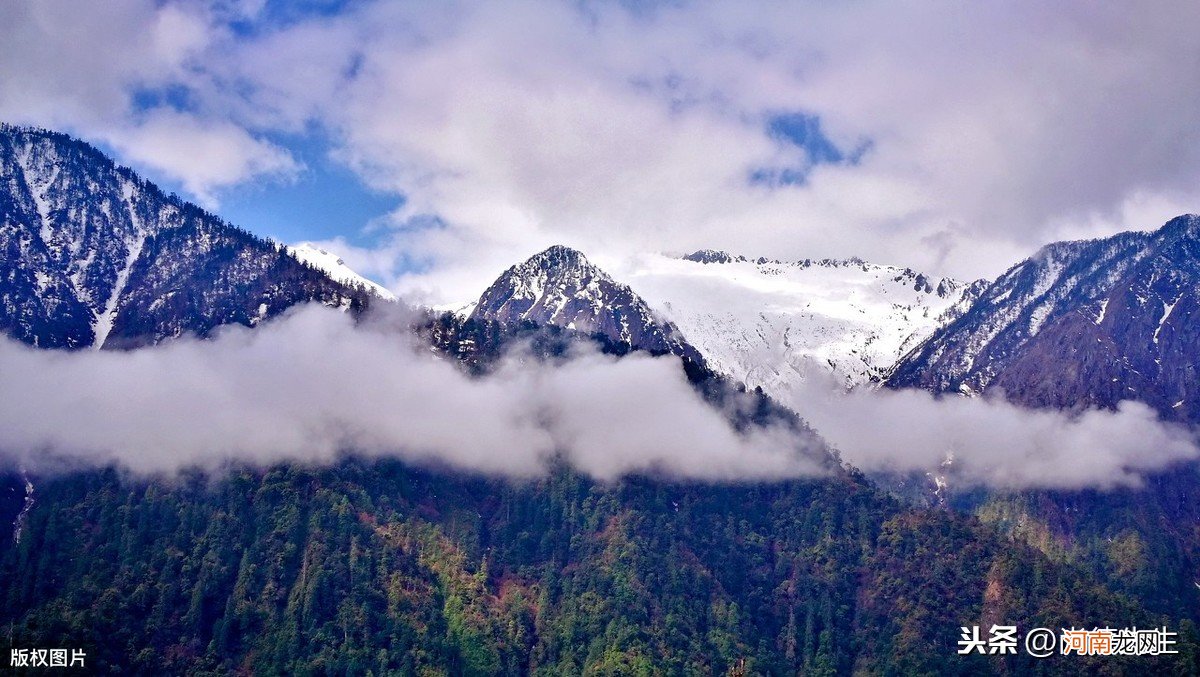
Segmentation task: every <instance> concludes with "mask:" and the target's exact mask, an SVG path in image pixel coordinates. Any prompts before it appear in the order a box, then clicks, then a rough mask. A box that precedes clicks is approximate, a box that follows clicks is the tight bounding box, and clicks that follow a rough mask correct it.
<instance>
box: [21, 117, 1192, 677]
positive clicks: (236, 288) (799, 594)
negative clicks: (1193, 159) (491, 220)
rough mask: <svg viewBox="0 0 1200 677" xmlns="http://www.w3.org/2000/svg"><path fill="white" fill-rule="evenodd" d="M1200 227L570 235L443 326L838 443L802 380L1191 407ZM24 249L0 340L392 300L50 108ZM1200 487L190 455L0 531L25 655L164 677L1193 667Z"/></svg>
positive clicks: (179, 325) (1185, 470) (32, 139)
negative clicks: (261, 232)
mask: <svg viewBox="0 0 1200 677" xmlns="http://www.w3.org/2000/svg"><path fill="white" fill-rule="evenodd" d="M1198 238H1200V220H1198V219H1197V218H1196V217H1192V216H1185V217H1180V218H1178V219H1175V220H1173V221H1171V222H1170V223H1168V224H1167V225H1165V226H1163V227H1162V228H1161V229H1159V230H1157V231H1154V232H1151V233H1140V232H1130V233H1124V234H1121V235H1117V236H1114V237H1111V238H1107V239H1103V240H1096V241H1085V242H1067V243H1057V244H1053V245H1049V246H1047V247H1045V248H1044V249H1043V250H1042V251H1040V252H1038V253H1037V254H1035V255H1034V256H1033V257H1031V258H1030V259H1028V260H1026V261H1023V262H1021V263H1018V264H1017V265H1016V266H1014V267H1013V268H1012V269H1010V270H1009V271H1008V272H1007V273H1005V274H1004V275H1002V276H1001V277H1000V278H998V279H997V280H996V281H994V282H987V281H976V282H969V283H967V282H961V281H956V280H952V279H948V278H938V277H934V276H930V275H927V274H923V273H919V272H916V271H913V270H910V269H907V268H900V267H893V266H884V265H876V264H870V263H866V262H863V261H861V260H858V259H845V260H821V261H814V260H800V261H791V262H785V261H777V260H770V259H766V258H757V259H748V258H745V257H743V256H740V255H737V254H730V253H726V252H717V251H708V250H704V251H700V252H696V253H694V254H689V255H687V256H682V257H673V256H665V255H653V256H650V255H648V256H646V257H645V258H643V259H642V260H641V261H640V262H638V264H637V265H636V266H635V267H633V268H632V269H631V270H630V271H627V272H628V274H627V275H626V276H625V278H626V282H627V283H628V284H626V283H625V282H620V281H617V280H616V279H614V278H613V277H612V276H611V275H609V274H608V273H606V272H605V271H603V270H601V269H600V268H599V267H597V266H596V265H594V264H593V263H592V262H591V261H589V260H588V259H587V258H586V257H585V256H584V255H583V254H582V253H581V252H578V251H576V250H573V249H570V248H568V247H564V246H555V247H551V248H549V249H547V250H545V251H543V252H540V253H537V254H534V255H533V256H532V257H531V258H529V259H528V260H526V261H524V262H520V263H518V264H516V265H514V266H513V267H511V268H509V269H508V270H506V271H504V272H503V273H501V274H500V276H499V277H498V278H497V279H496V281H495V282H494V283H493V284H492V285H491V286H490V287H489V288H488V289H486V290H484V291H483V293H482V294H481V296H480V297H479V299H478V301H477V302H475V303H474V304H473V305H472V306H471V308H472V309H471V310H470V312H469V313H464V314H462V315H455V314H453V313H436V312H433V311H427V312H424V313H421V314H419V316H418V318H417V320H416V322H415V325H416V326H415V327H413V330H414V332H415V334H416V335H417V336H418V337H419V338H420V340H423V341H426V342H427V343H428V345H429V346H430V347H432V348H433V349H434V350H436V351H437V352H438V354H440V355H443V356H446V357H447V358H448V359H453V360H455V361H457V362H459V363H461V365H462V366H463V368H464V369H465V370H467V371H468V372H469V373H472V374H486V373H487V372H488V371H489V369H490V368H491V365H492V364H493V363H495V362H496V361H497V360H498V359H499V358H500V357H501V356H503V355H504V354H505V351H506V350H508V349H509V348H510V347H511V346H513V345H517V344H519V345H522V346H525V347H526V348H527V349H528V350H529V352H530V353H531V354H532V355H533V356H534V357H536V358H537V359H545V360H550V361H553V360H557V359H569V357H570V355H571V354H572V351H573V350H574V349H575V348H576V347H578V346H580V345H586V346H589V347H591V348H594V349H598V350H601V351H602V352H606V353H609V354H611V355H616V356H621V355H626V354H628V353H630V352H647V353H650V354H653V355H657V356H661V357H662V358H664V359H669V360H678V362H679V364H680V368H681V369H683V370H684V373H685V374H686V376H687V378H688V380H689V382H690V383H692V385H693V386H695V387H696V388H697V390H698V391H699V392H700V393H701V394H702V395H704V397H705V399H706V400H707V401H709V402H710V403H711V404H713V405H714V406H715V407H716V408H717V409H718V410H720V411H721V412H722V413H724V414H725V415H727V416H729V417H730V418H731V419H732V421H733V422H734V424H735V425H736V426H737V427H739V428H740V429H745V428H747V427H749V426H757V425H766V424H776V423H779V422H781V421H782V422H785V423H786V424H787V425H789V426H790V427H791V428H792V430H793V431H794V432H796V433H797V434H800V433H806V432H808V431H807V428H806V426H805V425H804V423H803V421H802V417H803V414H804V412H802V411H801V412H791V411H788V410H787V409H786V408H784V407H782V406H781V405H779V404H778V400H777V397H776V396H778V395H781V394H783V393H786V392H787V390H788V389H789V388H791V387H792V386H793V385H794V384H795V383H796V381H797V379H804V378H808V377H809V376H810V375H811V374H813V373H821V374H832V375H833V377H834V379H835V380H837V381H839V382H840V383H841V384H842V385H845V386H853V387H868V388H869V387H877V386H878V385H880V384H882V386H883V387H888V388H910V387H915V388H922V389H926V390H929V391H932V392H935V393H937V394H939V395H940V396H945V397H959V396H982V397H1006V398H1009V399H1011V400H1012V401H1014V402H1016V403H1018V404H1020V405H1022V406H1029V407H1047V408H1054V409H1062V410H1066V411H1068V412H1071V411H1080V410H1083V409H1085V408H1089V407H1105V408H1111V407H1115V406H1117V404H1118V403H1119V402H1120V401H1122V400H1124V399H1136V400H1139V401H1142V402H1145V403H1147V404H1149V405H1150V406H1152V407H1154V408H1155V410H1156V411H1158V412H1159V413H1160V414H1161V415H1162V416H1163V417H1164V418H1167V419H1171V420H1176V421H1181V422H1184V423H1195V422H1196V416H1197V408H1196V407H1197V401H1196V397H1195V395H1196V392H1195V387H1196V386H1195V383H1196V378H1195V376H1196V374H1195V368H1196V356H1197V355H1198V354H1200V352H1198V351H1197V349H1198V348H1200V346H1197V341H1196V336H1197V333H1196V332H1197V329H1196V324H1197V318H1198V315H1197V313H1196V303H1197V300H1196V288H1197V287H1196V281H1197V278H1196V272H1197V263H1198V262H1200V247H1198V245H1197V241H1198ZM0 251H2V252H3V255H2V258H0V330H2V331H3V332H4V333H5V334H6V335H8V336H10V337H12V338H14V339H16V340H18V341H21V342H24V343H26V344H29V345H32V346H36V347H39V348H45V349H68V350H79V349H86V348H96V349H107V350H119V349H126V350H129V349H137V348H139V347H141V346H145V345H148V344H153V343H157V342H160V341H168V340H171V339H173V338H176V337H180V336H186V335H194V336H199V337H205V336H209V335H210V334H212V332H213V331H214V330H215V329H216V328H218V327H220V326H222V325H225V324H238V325H244V326H256V325H258V324H261V323H263V322H267V321H270V320H271V319H272V318H274V317H277V316H279V315H280V314H282V313H283V312H284V311H286V310H287V309H288V308H290V307H293V306H295V305H298V304H302V303H310V302H311V303H320V304H324V305H326V306H330V307H333V308H339V309H343V310H345V311H346V312H350V313H353V314H354V315H355V316H356V317H360V318H367V317H370V316H371V314H373V313H375V312H379V311H380V310H381V309H387V308H390V307H393V306H392V304H391V302H390V299H391V297H390V294H389V293H388V292H387V291H386V290H383V289H382V288H380V287H378V286H376V285H374V284H373V283H370V282H369V281H366V280H365V279H363V278H361V277H360V276H357V275H356V274H355V273H354V272H353V271H351V270H350V269H349V268H347V267H346V266H345V264H344V262H342V261H341V260H340V259H338V257H337V256H336V254H332V253H330V252H328V251H326V250H323V249H321V248H319V247H317V246H315V245H297V246H296V247H292V248H289V247H285V246H283V245H280V244H277V243H274V242H271V241H268V240H265V239H262V238H259V237H256V236H254V235H252V234H250V233H248V232H246V231H244V230H241V229H239V228H236V227H234V226H232V225H230V224H227V223H225V222H224V221H222V220H221V219H220V218H218V217H216V216H214V215H212V214H209V213H208V212H206V211H204V210H202V209H200V208H199V207H196V206H194V205H191V204H189V203H187V202H185V201H183V200H182V199H180V198H178V197H177V196H173V195H167V194H165V193H164V192H163V191H161V190H160V189H158V188H157V187H155V186H154V185H153V184H151V183H149V182H147V181H145V180H143V179H141V178H139V177H138V176H137V175H136V174H134V173H133V172H132V171H131V170H128V169H126V168H122V167H119V166H117V165H116V164H115V163H113V162H112V161H111V160H109V159H108V158H107V157H105V156H104V155H103V154H102V153H100V152H99V151H98V150H96V149H95V148H93V147H91V146H89V145H87V144H86V143H83V142H81V141H78V140H75V139H72V138H70V137H67V136H65V135H62V134H57V133H54V132H48V131H45V130H37V129H29V128H18V127H12V126H2V127H0ZM635 290H636V291H635ZM814 370H816V371H815V372H814ZM414 387H422V385H421V384H414ZM116 395H119V394H116ZM468 414H469V412H468ZM396 415H397V416H403V415H404V412H396ZM870 424H871V422H864V425H870ZM818 432H819V431H818ZM980 434H987V431H981V433H980ZM1198 491H1200V475H1198V474H1197V470H1196V468H1195V467H1194V466H1193V465H1188V466H1186V467H1182V468H1176V469H1171V470H1170V471H1169V472H1165V473H1162V474H1160V475H1155V476H1152V477H1150V478H1149V479H1148V481H1147V485H1146V486H1145V487H1141V488H1128V489H1122V490H1119V491H1114V492H1098V491H1089V490H1081V491H1057V492H1056V491H1037V492H1034V491H1015V492H1001V491H974V492H964V493H963V494H961V495H959V496H957V497H956V498H955V500H953V501H950V502H949V503H948V504H947V505H946V506H945V507H930V506H925V505H920V504H915V505H914V504H911V503H908V502H905V501H903V500H900V499H899V498H898V497H897V496H895V495H893V494H891V493H889V492H888V491H887V490H886V489H883V488H880V487H879V486H878V485H877V484H875V483H874V482H872V481H871V480H870V479H869V478H867V477H865V476H863V475H862V473H860V472H858V471H857V470H855V469H854V468H851V467H847V466H845V465H843V464H839V463H836V462H833V463H831V465H830V467H829V473H828V474H827V475H826V476H822V477H816V478H808V479H799V480H788V481H776V482H741V483H725V484H722V483H718V484H714V485H706V484H699V483H692V482H683V481H677V480H672V479H671V478H669V477H658V476H633V477H627V478H623V479H622V480H620V481H619V482H613V483H601V482H596V481H594V480H591V479H589V478H587V477H586V476H583V475H581V474H579V473H577V472H576V471H574V470H572V469H571V468H570V467H569V466H567V465H565V464H557V465H553V466H552V467H551V469H550V471H549V472H548V473H547V475H546V476H545V477H541V478H536V479H533V480H529V481H522V482H514V481H509V480H504V479H497V478H489V477H479V476H473V475H469V474H464V473H456V472H453V471H451V470H448V469H444V468H424V467H410V466H406V465H404V464H402V463H399V462H397V461H379V460H371V459H361V458H356V457H354V456H352V455H351V456H349V457H348V458H347V459H346V460H345V461H344V462H342V463H340V464H338V465H336V466H334V467H330V468H309V467H303V466H297V465H294V464H292V465H289V464H280V465H275V466H270V467H265V468H258V467H238V468H234V469H231V470H230V471H229V472H228V473H227V474H226V475H224V476H221V477H205V476H203V475H202V474H200V473H184V475H183V476H182V477H180V478H176V479H171V480H168V479H162V478H137V477H128V476H125V475H123V474H122V472H121V471H120V469H118V468H102V469H91V470H87V469H82V470H76V471H72V472H64V473H62V474H60V475H53V476H45V477H29V476H26V475H24V474H23V473H21V472H20V470H19V469H17V468H6V469H5V468H0V518H3V519H4V520H6V521H7V522H9V523H14V525H15V526H18V527H19V528H20V531H19V534H18V533H17V532H14V533H12V534H0V625H2V626H3V627H6V628H7V630H8V632H7V635H8V637H9V642H10V643H12V644H13V646H18V645H20V646H57V645H59V644H62V643H63V642H64V641H68V642H69V643H71V645H72V646H76V645H79V646H83V647H86V648H87V650H88V651H89V655H90V656H91V657H92V660H93V661H94V663H92V664H90V666H92V667H95V668H96V669H99V670H108V671H125V672H135V673H160V674H162V673H184V672H186V673H193V674H227V673H231V672H237V673H264V674H281V673H310V674H316V673H339V674H341V673H345V674H366V673H367V672H368V671H370V672H372V673H375V674H379V673H385V672H386V673H401V674H528V673H537V674H579V673H584V672H588V673H592V674H697V673H707V674H711V673H715V672H728V673H731V674H757V673H762V674H784V673H805V674H847V673H864V674H876V673H880V674H915V673H925V674H929V673H935V672H947V671H949V672H955V673H959V674H991V673H996V674H1022V673H1026V672H1035V671H1036V672H1040V673H1077V672H1079V671H1085V672H1086V671H1109V672H1126V671H1128V672H1134V671H1138V672H1142V673H1145V672H1151V673H1160V672H1161V673H1164V674H1165V673H1180V674H1186V673H1187V672H1188V670H1191V671H1193V672H1194V671H1197V670H1200V634H1198V633H1197V631H1196V622H1197V621H1200V611H1198V609H1200V593H1198V592H1197V591H1198V590H1200V583H1196V581H1200V508H1198V507H1197V501H1195V496H1196V495H1197V492H1198ZM992 623H1000V624H1005V623H1013V624H1018V625H1019V626H1020V627H1022V628H1028V627H1034V626H1039V625H1041V626H1047V627H1075V626H1079V627H1084V626H1087V627H1092V626H1097V625H1101V626H1107V627H1126V626H1130V625H1140V626H1142V627H1151V626H1161V625H1166V626H1169V627H1171V628H1173V629H1177V630H1178V631H1179V633H1180V647H1181V649H1182V653H1181V654H1180V655H1178V656H1161V657H1155V658H1145V659H1138V660H1136V661H1134V660H1128V661H1126V660H1124V659H1104V660H1102V659H1100V658H1098V657H1052V658H1050V659H1045V660H1042V661H1038V660H1035V659H1032V658H1031V657H1029V656H1013V657H999V656H986V655H967V656H961V655H959V654H958V653H957V650H956V649H957V640H958V639H959V634H960V630H959V629H960V627H961V626H963V625H982V626H983V627H984V628H987V627H989V626H990V624H992Z"/></svg>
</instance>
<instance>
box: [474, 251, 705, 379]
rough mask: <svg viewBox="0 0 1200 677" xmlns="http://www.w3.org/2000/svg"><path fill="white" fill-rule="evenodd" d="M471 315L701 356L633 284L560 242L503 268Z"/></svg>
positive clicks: (656, 351)
mask: <svg viewBox="0 0 1200 677" xmlns="http://www.w3.org/2000/svg"><path fill="white" fill-rule="evenodd" d="M469 319H473V320H492V321H496V322H500V323H505V324H518V323H521V322H526V321H527V322H532V323H534V324H537V325H552V326H556V327H562V328H564V329H570V330H573V331H576V332H579V333H581V334H595V335H600V336H603V337H604V338H606V339H607V340H609V341H612V342H614V343H621V344H625V345H628V346H629V347H630V348H633V349H635V350H645V351H648V352H651V353H660V354H661V353H673V354H677V355H689V356H691V357H694V358H697V359H698V358H699V355H698V354H697V353H696V351H695V350H694V349H693V348H691V347H690V346H688V345H687V344H686V343H685V342H684V341H683V339H682V337H681V336H680V335H679V332H678V331H677V330H676V329H675V327H674V326H672V325H671V324H670V323H668V322H665V321H663V320H661V319H660V318H658V317H657V316H656V315H655V313H654V312H653V311H652V310H650V307H649V306H648V305H647V304H646V302H645V301H643V300H642V299H641V297H639V296H638V295H637V294H636V293H634V292H633V290H632V289H630V288H629V287H628V286H626V285H624V284H621V283H619V282H617V281H615V280H613V278H612V277H610V276H609V275H608V273H605V272H604V271H603V270H600V269H599V268H597V267H596V266H595V265H593V264H592V263H591V262H589V261H588V260H587V258H585V257H584V256H583V254H581V253H579V252H578V251H575V250H574V249H571V248H569V247H563V246H561V245H556V246H553V247H550V248H549V249H547V250H545V251H543V252H540V253H538V254H535V255H534V256H532V257H530V258H529V259H528V260H526V261H524V262H523V263H519V264H517V265H515V266H513V267H511V268H509V269H508V270H506V271H504V273H503V274H502V275H501V276H500V277H499V278H497V280H496V281H495V282H494V283H492V285H491V286H490V287H489V288H488V289H487V290H486V291H484V292H483V295H481V296H480V297H479V301H478V303H476V304H475V308H474V310H473V311H472V312H471V315H470V318H469Z"/></svg>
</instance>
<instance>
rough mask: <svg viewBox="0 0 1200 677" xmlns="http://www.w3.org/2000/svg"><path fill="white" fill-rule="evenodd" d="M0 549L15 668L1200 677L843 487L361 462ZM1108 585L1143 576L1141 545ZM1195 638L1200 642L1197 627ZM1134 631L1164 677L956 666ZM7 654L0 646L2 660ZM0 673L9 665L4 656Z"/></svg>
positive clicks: (64, 486)
mask: <svg viewBox="0 0 1200 677" xmlns="http://www.w3.org/2000/svg"><path fill="white" fill-rule="evenodd" d="M36 498H37V503H36V504H35V506H34V508H33V510H32V511H31V512H30V514H29V516H28V522H27V524H26V529H25V532H24V535H23V537H22V539H21V541H20V543H19V545H15V546H14V545H13V544H12V543H11V542H5V543H4V544H0V548H2V550H0V624H2V625H0V627H3V629H4V631H5V632H4V635H5V636H7V635H9V633H10V632H11V636H12V645H13V646H16V647H41V646H45V647H59V646H62V647H76V646H78V647H83V648H85V649H86V650H87V651H88V655H89V667H90V668H92V669H93V670H96V671H99V672H114V673H115V672H122V673H128V672H134V673H142V674H146V673H154V674H183V673H189V674H206V673H207V674H227V673H231V672H243V673H249V674H259V675H271V674H314V675H315V674H355V675H357V674H374V675H381V674H409V675H491V674H525V673H534V674H596V675H629V674H633V675H638V674H645V675H658V674H724V673H731V672H734V673H738V672H740V673H743V674H795V673H797V672H801V673H804V674H812V675H822V674H847V673H851V672H861V673H866V674H934V673H942V674H944V673H957V674H980V673H984V674H986V673H990V672H1002V673H1003V672H1007V673H1009V674H1023V673H1026V672H1046V673H1057V672H1072V673H1073V672H1078V671H1080V670H1086V669H1096V670H1102V671H1108V672H1114V673H1119V672H1125V671H1130V672H1134V671H1136V672H1152V673H1155V674H1159V673H1161V674H1189V672H1190V673H1191V674H1195V672H1196V670H1197V665H1198V664H1197V662H1196V660H1197V659H1196V642H1197V639H1196V635H1195V630H1194V627H1195V626H1194V624H1192V623H1191V622H1186V623H1185V622H1184V619H1182V618H1178V617H1173V616H1169V615H1166V614H1162V613H1153V612H1150V611H1148V610H1147V607H1145V605H1144V604H1143V603H1142V602H1141V601H1139V600H1138V599H1137V598H1136V597H1134V596H1132V595H1130V594H1129V593H1127V592H1120V591H1113V590H1112V589H1111V588H1109V587H1106V585H1104V584H1103V583H1102V580H1101V579H1100V578H1099V577H1097V576H1095V575H1094V574H1093V573H1092V572H1091V570H1090V569H1089V568H1088V567H1086V566H1080V565H1079V564H1077V563H1073V562H1070V561H1061V560H1060V559H1052V558H1049V557H1046V556H1045V555H1044V554H1043V553H1042V552H1040V551H1039V550H1037V549H1035V548H1033V547H1031V546H1028V545H1025V544H1024V543H1023V542H1022V541H1020V540H1019V539H1010V538H1008V537H1005V536H1000V535H999V534H998V532H996V531H994V530H993V529H992V528H990V527H987V526H984V525H982V524H981V523H979V522H977V521H975V520H973V519H967V518H963V517H959V516H955V515H954V514H952V513H947V512H942V511H915V510H912V509H908V508H905V507H903V506H901V505H900V504H898V503H897V502H895V501H893V500H891V499H890V498H888V497H887V496H886V495H884V494H882V493H881V492H879V491H878V490H876V489H874V488H873V487H872V486H871V485H869V484H868V483H867V482H865V481H864V480H862V479H861V478H860V477H858V476H856V475H854V474H843V475H840V476H836V477H832V478H826V479H822V480H809V481H792V482H781V483H774V484H747V485H724V486H712V485H692V484H681V483H675V482H670V481H664V480H656V479H649V478H631V479H627V480H624V481H622V482H619V483H614V484H597V483H595V482H593V481H591V480H588V479H586V478H584V477H581V476H579V475H578V474H576V473H574V472H572V471H570V470H568V469H566V468H561V467H560V468H557V469H556V470H554V471H553V472H552V473H550V474H549V475H548V476H547V477H544V478H540V479H537V480H530V481H525V482H518V481H503V480H495V479H485V478H479V477H464V476H460V475H453V474H448V473H437V472H429V471H421V470H414V469H412V468H409V467H406V466H403V465H401V464H399V463H396V462H391V461H385V462H371V463H367V462H362V461H357V460H350V461H346V462H344V463H342V464H341V465H340V466H338V467H337V468H334V469H324V470H315V469H304V468H300V467H296V466H286V467H276V468H272V469H269V470H266V471H250V470H241V471H237V472H233V473H231V474H228V475H224V476H221V477H219V478H207V477H202V476H199V475H194V476H189V477H185V478H182V479H178V480H173V481H163V480H159V481H146V480H136V479H128V478H122V477H121V476H119V474H118V473H117V472H115V471H103V472H89V473H81V474H74V475H69V476H64V477H60V478H55V479H41V480H39V481H37V494H36ZM1109 552H1110V553H1111V562H1110V564H1111V566H1112V567H1115V568H1116V569H1118V570H1122V571H1125V570H1128V571H1136V570H1138V567H1142V568H1145V567H1146V566H1148V564H1147V560H1146V555H1145V553H1146V548H1145V546H1144V544H1139V541H1137V540H1136V539H1135V538H1134V537H1133V536H1131V535H1130V536H1126V537H1123V538H1122V539H1120V540H1114V541H1113V544H1112V546H1111V547H1110V548H1109ZM1193 620H1194V619H1193ZM991 623H1011V624H1017V625H1018V626H1019V627H1021V628H1022V629H1028V628H1030V627H1034V626H1039V625H1045V626H1048V627H1059V626H1065V627H1070V626H1072V625H1076V626H1082V625H1086V626H1088V627H1092V626H1097V625H1101V626H1102V625H1109V626H1112V627H1128V626H1132V625H1139V626H1141V627H1146V626H1149V625H1155V624H1164V623H1165V624H1167V625H1168V626H1170V627H1172V628H1173V629H1175V628H1178V629H1180V630H1182V631H1183V632H1184V633H1185V634H1186V637H1185V638H1184V639H1185V642H1184V644H1183V645H1182V646H1181V648H1182V649H1183V650H1184V651H1185V653H1184V654H1181V655H1180V656H1178V657H1173V658H1159V659H1148V658H1139V659H1136V660H1127V661H1125V662H1121V661H1119V660H1117V659H1094V660H1092V661H1091V662H1088V661H1085V660H1083V659H1079V658H1076V657H1070V658H1064V659H1060V660H1057V661H1056V660H1052V659H1048V660H1045V661H1035V660H1034V659H1030V658H1028V657H1027V656H1018V657H1009V658H1004V659H1001V658H999V657H988V656H979V655H974V656H969V657H959V656H958V655H957V653H956V649H957V642H958V639H959V626H961V625H985V624H988V625H990V624H991ZM0 644H2V643H0ZM0 649H3V650H5V651H6V650H7V647H6V646H0Z"/></svg>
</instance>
